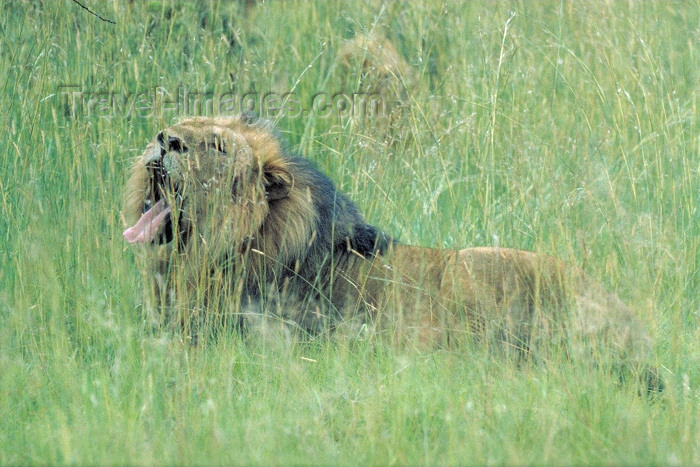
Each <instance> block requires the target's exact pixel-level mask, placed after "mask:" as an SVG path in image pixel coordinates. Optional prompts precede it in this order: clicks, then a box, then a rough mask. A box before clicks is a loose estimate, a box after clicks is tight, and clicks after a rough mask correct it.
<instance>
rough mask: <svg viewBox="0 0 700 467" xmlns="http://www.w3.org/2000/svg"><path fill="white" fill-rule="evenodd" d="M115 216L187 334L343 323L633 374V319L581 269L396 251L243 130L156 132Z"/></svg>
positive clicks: (640, 348)
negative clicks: (264, 321) (263, 319)
mask: <svg viewBox="0 0 700 467" xmlns="http://www.w3.org/2000/svg"><path fill="white" fill-rule="evenodd" d="M124 216H125V218H126V222H127V223H128V225H130V226H131V227H129V228H128V229H127V230H126V231H125V232H124V237H125V239H126V240H127V241H128V242H130V243H133V244H137V245H142V246H141V247H140V248H139V249H140V250H141V253H142V254H141V255H140V257H141V261H143V262H145V266H146V267H145V268H144V271H145V273H144V275H145V278H146V280H147V281H148V284H150V287H148V290H149V291H150V293H149V294H148V295H149V296H151V297H152V298H155V303H153V302H152V303H151V304H152V305H153V308H155V309H160V310H162V311H164V312H165V314H166V315H167V314H173V313H174V314H175V316H174V317H171V318H170V321H175V322H177V323H179V325H183V326H185V329H186V330H189V327H188V326H189V325H190V324H191V323H193V322H201V320H202V319H204V320H211V319H212V318H213V317H215V318H216V320H217V323H216V324H217V326H218V321H219V320H226V319H230V318H232V317H234V318H236V320H239V319H242V322H241V324H243V325H245V317H246V316H248V315H252V314H254V313H261V314H262V315H263V316H269V317H280V318H282V319H284V320H286V321H287V322H290V323H294V325H296V326H298V327H300V328H303V329H305V330H307V331H310V332H313V333H318V332H321V331H324V330H330V329H333V328H334V327H336V326H337V325H339V324H340V323H348V322H350V323H358V324H362V325H366V326H368V327H369V328H370V329H373V330H375V332H376V333H378V334H381V333H385V334H388V335H390V336H391V339H392V340H396V341H398V342H402V343H405V344H409V345H415V346H421V347H422V346H426V345H433V346H434V345H448V344H449V345H450V346H452V345H456V344H458V343H459V342H461V341H463V340H475V341H477V342H483V343H487V344H488V345H491V344H492V343H498V344H499V345H497V346H495V347H497V348H500V349H504V350H505V351H506V352H507V353H512V354H514V355H520V356H524V355H528V356H531V357H535V358H546V357H547V355H548V354H549V352H550V351H551V350H553V349H556V348H561V347H564V348H565V354H567V355H570V356H572V357H573V358H588V359H590V360H594V361H596V363H600V362H602V361H603V360H604V359H605V358H610V357H611V359H610V360H609V362H610V363H611V364H612V365H615V366H617V365H618V364H620V363H623V364H624V365H625V367H626V368H628V369H632V371H634V372H636V371H637V370H641V369H644V368H646V367H647V365H646V363H647V362H648V358H649V346H650V339H649V337H648V335H647V333H646V331H645V330H644V328H643V326H642V325H641V323H640V321H639V320H638V319H637V318H636V317H635V315H634V314H633V313H632V312H631V311H630V310H629V309H628V308H627V306H625V305H624V304H623V303H622V302H621V301H620V300H619V299H618V298H617V297H616V296H615V295H613V294H611V293H609V292H607V291H606V290H604V289H603V288H602V287H601V286H600V285H598V284H597V283H596V282H594V281H592V280H590V279H589V278H588V277H587V276H586V275H585V274H584V273H583V272H582V271H580V270H578V269H575V268H569V267H566V266H565V265H564V264H563V263H562V262H561V261H559V260H557V259H555V258H552V257H550V256H546V255H541V254H536V253H532V252H528V251H521V250H513V249H508V248H489V247H479V248H467V249H464V250H437V249H430V248H421V247H414V246H408V245H402V244H400V243H398V242H395V241H394V240H392V239H391V238H390V237H388V236H387V235H386V234H384V233H383V232H381V231H380V230H378V229H377V228H376V227H373V226H371V225H369V224H367V223H366V222H365V221H364V219H363V218H362V216H361V215H360V213H359V211H358V209H357V208H356V206H355V205H354V204H353V203H352V202H350V200H349V199H348V198H347V197H346V196H345V195H343V194H342V193H340V192H338V191H337V190H336V189H335V187H334V185H333V183H332V182H331V180H330V179H329V178H328V177H326V176H325V175H323V174H322V173H320V172H319V171H318V170H316V169H315V168H314V167H313V166H312V165H311V164H310V163H309V162H308V161H307V160H306V159H303V158H301V157H294V156H290V155H289V154H287V153H286V152H285V150H284V149H283V146H282V145H281V143H280V140H279V139H278V137H277V136H276V134H275V132H274V131H273V130H272V129H271V128H270V126H269V124H266V123H264V122H260V121H254V120H253V119H252V118H249V117H236V118H192V119H187V120H183V121H181V122H180V123H178V124H176V125H173V126H171V127H170V128H168V129H166V130H164V131H161V132H160V133H158V135H157V136H156V138H155V139H154V140H153V141H152V142H151V143H150V144H149V145H148V146H147V147H146V150H145V151H144V153H143V155H141V156H140V157H139V158H138V159H136V161H135V163H134V165H133V168H132V170H131V176H130V178H129V180H128V182H127V186H126V193H125V208H124ZM160 316H163V314H161V315H160ZM195 318H196V319H195ZM646 375H647V377H648V383H649V384H650V387H653V388H657V387H658V385H659V384H660V383H658V381H657V379H656V378H655V373H654V372H653V371H649V372H647V373H646Z"/></svg>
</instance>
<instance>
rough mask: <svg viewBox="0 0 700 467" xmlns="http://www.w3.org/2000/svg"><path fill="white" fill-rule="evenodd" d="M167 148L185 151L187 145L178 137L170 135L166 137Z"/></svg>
mask: <svg viewBox="0 0 700 467" xmlns="http://www.w3.org/2000/svg"><path fill="white" fill-rule="evenodd" d="M168 150H169V151H175V152H187V146H186V145H185V144H184V143H183V142H182V140H181V139H180V138H175V137H174V136H171V137H170V138H168Z"/></svg>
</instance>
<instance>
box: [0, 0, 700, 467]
mask: <svg viewBox="0 0 700 467" xmlns="http://www.w3.org/2000/svg"><path fill="white" fill-rule="evenodd" d="M84 3H85V4H86V5H87V6H89V7H90V8H91V9H93V10H94V11H96V12H98V13H100V14H101V15H102V16H104V17H106V18H109V19H112V20H114V21H115V22H116V25H111V24H108V23H105V22H103V21H100V20H99V19H98V18H96V17H94V16H92V15H90V14H89V13H87V12H86V11H85V10H83V9H81V8H80V7H79V6H78V5H77V4H75V3H73V2H71V1H67V0H66V1H58V2H36V1H33V2H4V3H2V4H1V5H0V9H1V10H2V14H0V70H2V73H0V89H1V90H2V91H1V92H0V108H1V109H2V112H0V129H1V131H0V134H2V135H3V137H2V144H1V145H0V464H55V463H78V464H93V463H96V464H125V463H136V464H163V463H178V464H192V463H199V464H209V463H240V464H290V463H296V464H306V463H314V464H316V463H317V464H327V463H333V464H336V463H337V464H353V465H354V464H365V463H371V464H389V463H399V464H436V463H453V464H464V463H498V464H531V463H534V464H541V463H547V464H549V463H552V464H569V463H575V464H579V463H584V464H636V463H653V464H684V465H688V464H698V463H700V431H699V430H700V426H699V425H700V410H699V407H700V389H699V388H700V328H699V327H698V320H699V318H700V317H699V316H698V313H699V310H700V300H699V298H700V277H699V276H700V275H699V274H698V267H699V266H698V259H699V253H700V251H699V248H700V212H699V211H698V206H700V180H699V177H698V171H699V170H700V156H699V152H698V142H699V137H698V135H699V134H700V128H699V127H698V121H697V111H698V94H697V92H698V83H699V80H698V71H697V70H698V69H699V67H700V63H698V39H699V37H700V36H699V35H698V29H697V25H698V23H699V21H700V5H699V4H698V3H697V2H692V1H689V2H676V3H667V2H561V3H556V2H530V1H523V2H501V3H494V2H487V3H484V4H483V5H482V4H479V3H477V2H466V3H461V2H454V3H452V2H449V3H448V4H447V5H444V6H443V5H440V4H438V3H437V2H435V3H432V2H431V3H424V4H423V3H419V2H406V3H389V4H387V5H385V6H382V4H381V3H380V2H369V3H345V2H343V3H340V4H336V3H331V2H310V1H309V2H293V3H292V2H278V1H269V2H265V4H262V5H258V6H255V7H253V8H250V9H249V10H246V9H245V8H244V6H243V4H242V3H241V4H239V3H227V2H221V3H220V2H217V1H210V2H202V4H201V5H198V4H196V3H194V2H193V3H191V4H190V3H170V2H167V3H163V4H161V3H158V2H144V3H142V2H110V3H103V2H96V1H85V2H84ZM375 27H376V28H377V29H378V30H381V31H383V33H384V34H385V35H386V36H387V37H388V38H389V39H390V40H391V41H392V42H393V43H394V45H395V46H396V48H397V50H399V51H400V53H401V54H402V55H403V56H404V57H405V58H406V61H407V62H408V63H409V65H410V66H411V67H413V68H414V69H415V71H416V75H417V76H418V81H419V84H418V87H417V88H416V89H415V91H414V97H413V99H414V100H413V102H412V105H411V106H410V111H409V112H408V114H407V115H406V116H405V121H404V122H402V123H403V124H404V125H405V127H406V128H407V129H408V130H409V131H410V133H411V134H412V139H411V140H410V141H400V142H399V143H398V144H397V145H395V146H394V147H392V148H386V147H384V146H381V145H378V144H374V143H371V142H370V143H368V140H367V136H368V135H367V134H362V133H361V132H359V131H355V130H353V129H352V128H350V125H348V126H346V127H341V126H339V124H338V121H337V120H333V119H325V118H321V117H319V116H317V115H313V114H312V115H309V116H307V117H305V118H301V117H299V118H282V119H280V120H279V122H278V125H279V127H280V129H281V131H282V132H283V134H284V135H285V138H286V139H287V140H288V141H289V143H290V146H291V147H292V148H294V149H298V150H300V151H302V152H303V153H304V154H305V155H307V156H308V157H309V158H311V159H313V160H314V161H316V162H317V163H318V165H319V167H320V168H322V169H323V170H324V171H326V172H327V173H329V174H330V176H331V177H332V178H333V179H334V180H335V181H336V182H337V183H338V184H339V186H340V187H341V188H342V189H343V190H344V191H346V192H347V193H349V194H350V196H351V198H352V199H354V200H355V201H356V202H357V203H358V205H359V206H360V207H361V209H362V210H363V212H365V213H366V215H367V217H368V219H369V220H370V221H371V222H372V223H373V224H375V225H380V226H382V227H384V228H385V229H386V230H387V231H388V232H390V233H391V234H394V235H397V236H399V237H400V238H401V239H402V240H403V241H405V242H408V243H414V244H420V245H426V246H439V247H446V248H447V247H450V248H457V247H464V246H470V245H502V246H512V247H518V248H523V249H531V250H536V251H542V252H546V253H550V254H554V255H557V256H559V257H562V258H564V259H565V260H566V261H568V262H570V263H572V264H577V265H580V266H582V267H583V268H584V269H586V270H587V271H588V272H589V273H590V274H591V275H592V276H594V277H596V278H599V279H600V280H601V281H602V282H603V283H604V284H605V285H606V286H607V287H608V288H610V289H613V290H615V291H617V292H618V293H619V295H620V296H621V297H623V298H624V300H625V301H627V302H628V303H629V304H630V305H631V306H632V308H633V309H634V310H636V312H637V313H638V315H639V316H640V317H641V318H642V319H643V321H644V322H645V323H646V324H647V325H648V327H649V328H650V330H651V331H652V334H653V336H654V342H655V349H656V358H657V360H658V363H659V364H660V366H661V368H662V374H663V376H664V378H665V380H666V384H667V390H666V391H665V393H664V394H663V395H662V396H661V397H659V398H657V399H655V400H648V399H646V398H644V397H639V396H638V395H637V393H636V390H635V389H634V388H633V387H631V386H628V385H619V384H618V383H617V381H615V378H614V377H612V376H610V375H609V374H607V373H605V372H603V371H600V372H597V371H593V370H591V369H590V367H588V366H587V365H583V364H582V365H577V364H576V363H575V362H574V363H571V364H568V365H561V366H556V365H551V366H544V365H526V366H525V367H514V366H513V365H510V364H509V363H507V362H503V361H500V360H499V359H497V358H491V357H489V356H488V355H485V354H484V353H483V352H468V351H466V350H464V349H462V350H460V349H456V350H452V351H449V352H445V351H441V352H435V353H422V354H419V353H409V352H405V351H402V350H400V349H394V348H391V347H389V346H383V345H381V344H379V345H376V346H375V345H370V344H368V343H367V342H365V341H362V340H354V341H353V340H346V339H342V338H338V339H333V340H330V341H324V342H315V343H311V344H304V345H296V346H292V348H288V347H285V346H284V345H276V344H275V343H274V342H250V341H243V340H241V338H240V337H239V336H235V335H234V336H221V337H220V338H219V339H217V340H216V341H215V342H211V343H210V344H209V345H206V346H200V347H191V346H189V345H185V344H181V343H179V341H178V339H177V338H176V337H173V336H169V335H164V334H163V335H161V334H158V333H153V332H151V331H150V330H149V329H148V328H147V326H146V325H145V324H144V322H143V320H142V314H141V312H140V306H141V305H140V301H141V296H142V295H141V292H140V285H139V281H140V277H139V272H138V270H137V269H136V266H135V262H134V257H133V252H132V251H131V249H129V248H127V246H126V245H125V243H124V241H123V239H122V236H121V232H122V229H123V223H122V219H121V218H120V213H119V209H120V208H119V206H120V204H121V198H120V197H121V189H122V186H123V183H124V181H125V178H126V171H127V168H128V166H129V163H130V160H131V158H132V157H134V156H135V155H137V154H138V153H139V152H140V151H141V150H142V148H143V147H144V146H145V144H146V142H147V141H148V140H149V139H150V138H151V137H152V136H153V134H154V133H155V131H156V130H157V129H160V128H162V127H163V126H165V125H168V124H169V123H171V122H172V121H173V120H175V119H176V115H175V114H173V113H169V114H168V113H166V114H165V115H160V116H155V117H142V116H138V115H134V114H132V115H126V114H125V112H119V113H118V114H117V115H115V116H112V117H110V118H106V117H104V116H99V115H94V114H92V115H88V113H87V111H86V109H82V110H81V109H78V110H79V111H78V112H77V114H76V115H74V116H71V115H70V109H69V108H67V107H66V98H65V95H63V94H61V91H62V88H61V86H65V85H75V86H79V88H80V89H82V90H83V91H86V92H112V93H116V94H117V95H118V96H126V95H128V94H129V93H132V94H133V93H136V92H143V91H147V92H151V93H152V92H153V90H154V88H155V87H156V86H161V87H163V88H165V89H167V90H169V91H170V92H174V91H175V90H177V87H178V86H185V87H188V88H189V89H191V90H197V91H199V92H205V91H206V92H211V93H224V92H228V91H231V90H235V92H239V93H242V92H245V91H247V90H250V89H255V90H257V91H260V92H264V91H267V90H272V91H278V92H285V91H288V90H292V89H293V90H294V92H295V94H296V95H297V96H298V97H299V99H300V101H301V102H304V103H306V102H308V101H309V99H310V96H312V95H313V94H314V93H316V92H322V91H325V92H329V93H332V92H334V91H337V90H338V89H336V87H335V84H334V83H337V82H338V69H337V67H336V62H335V56H336V53H337V51H338V49H339V47H340V46H341V44H342V41H343V40H345V39H348V38H351V37H352V36H353V35H354V34H355V33H357V32H366V31H367V30H369V29H372V28H375ZM431 109H432V110H431ZM370 136H371V135H370Z"/></svg>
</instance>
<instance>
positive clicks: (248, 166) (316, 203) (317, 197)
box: [124, 116, 378, 269]
mask: <svg viewBox="0 0 700 467" xmlns="http://www.w3.org/2000/svg"><path fill="white" fill-rule="evenodd" d="M124 217H125V221H126V223H127V225H128V226H129V227H128V228H127V229H126V230H125V231H124V238H125V239H126V240H127V241H128V242H129V243H132V244H141V245H147V246H150V247H152V248H156V249H158V250H165V251H166V252H171V251H183V252H187V253H188V256H190V257H192V256H200V255H198V254H197V255H194V254H193V253H194V251H195V250H196V251H199V252H203V253H205V254H206V255H207V257H208V258H217V257H220V256H221V255H226V256H227V257H230V255H231V254H232V253H233V254H235V253H236V252H240V251H242V250H243V249H245V248H248V247H250V248H253V249H255V250H256V251H260V252H262V253H263V254H264V255H265V256H266V257H269V258H274V259H275V261H277V262H279V263H281V264H283V265H284V266H285V267H291V268H293V269H298V265H297V266H295V262H305V261H309V260H310V259H311V260H313V261H315V262H318V261H322V257H323V256H327V255H329V254H331V253H332V252H333V251H336V250H337V248H345V246H346V245H350V246H351V247H352V248H355V249H356V250H359V251H361V252H363V253H365V252H367V253H371V250H372V249H373V248H374V246H375V245H374V243H375V241H376V240H377V236H378V233H377V232H376V231H375V230H374V229H373V228H370V226H367V225H366V223H365V222H364V220H363V219H362V216H361V215H360V214H359V211H358V210H357V208H356V207H355V206H354V205H353V204H352V203H351V202H350V201H349V200H348V199H347V198H346V197H345V196H344V195H343V194H341V193H340V192H337V191H336V190H335V187H334V185H333V183H332V182H331V181H330V179H328V177H326V176H325V175H323V174H321V173H320V172H319V171H317V170H316V169H315V168H313V166H312V165H311V163H310V162H309V161H308V160H306V159H303V158H300V157H293V156H289V155H288V154H287V153H286V152H285V150H284V148H283V147H282V144H281V143H280V140H279V138H278V137H277V135H276V134H275V132H274V131H273V129H272V127H271V126H270V125H269V124H268V123H265V122H262V121H259V120H255V119H253V118H250V117H245V116H244V117H221V118H206V117H198V118H191V119H186V120H183V121H181V122H179V123H177V124H175V125H173V126H171V127H169V128H167V129H165V130H163V131H161V132H159V133H158V134H157V135H156V137H155V138H154V139H153V141H151V142H150V143H149V144H148V146H147V147H146V150H145V151H144V152H143V154H142V155H141V156H140V157H139V158H137V159H136V161H135V163H134V165H133V167H132V170H131V176H130V178H129V180H128V182H127V186H126V192H125V200H124ZM368 229H369V230H368Z"/></svg>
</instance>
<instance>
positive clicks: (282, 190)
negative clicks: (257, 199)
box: [263, 165, 294, 201]
mask: <svg viewBox="0 0 700 467" xmlns="http://www.w3.org/2000/svg"><path fill="white" fill-rule="evenodd" d="M263 174H264V184H265V198H267V200H268V201H273V200H276V199H282V198H286V197H287V195H288V194H289V192H290V191H292V188H293V187H294V176H293V175H292V173H291V172H290V171H289V170H288V169H287V168H286V167H283V166H281V165H278V166H268V167H265V168H264V169H263Z"/></svg>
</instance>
